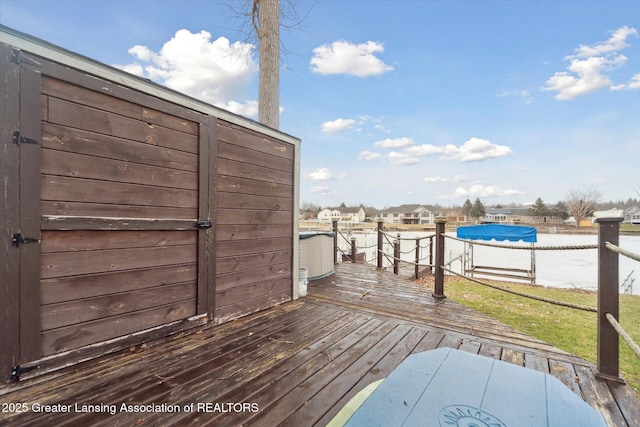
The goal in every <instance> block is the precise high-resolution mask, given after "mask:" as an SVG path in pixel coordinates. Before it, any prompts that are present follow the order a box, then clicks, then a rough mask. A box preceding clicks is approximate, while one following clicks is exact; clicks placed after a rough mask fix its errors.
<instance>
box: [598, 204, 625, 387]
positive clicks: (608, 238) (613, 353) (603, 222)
mask: <svg viewBox="0 0 640 427" xmlns="http://www.w3.org/2000/svg"><path fill="white" fill-rule="evenodd" d="M603 213H604V212H603ZM598 214H600V213H596V223H597V224H598V372H597V374H596V376H598V377H600V378H604V379H608V380H617V381H620V376H619V361H620V355H619V336H618V332H616V330H615V329H614V327H613V326H612V325H611V323H610V322H609V321H608V320H607V318H606V314H607V313H611V315H613V317H615V318H616V320H617V319H618V318H619V309H620V308H619V306H620V301H619V300H620V295H619V292H620V291H619V288H618V287H619V277H618V275H619V272H618V263H619V260H618V254H617V253H615V252H613V251H611V250H609V249H608V248H607V247H606V243H607V242H609V243H611V244H613V245H618V242H619V235H620V222H622V220H623V218H622V217H621V216H612V215H607V216H605V217H599V215H598Z"/></svg>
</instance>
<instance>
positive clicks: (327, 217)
mask: <svg viewBox="0 0 640 427" xmlns="http://www.w3.org/2000/svg"><path fill="white" fill-rule="evenodd" d="M318 219H319V220H320V221H334V220H335V221H339V220H340V211H339V210H338V208H324V209H322V210H321V211H320V212H318Z"/></svg>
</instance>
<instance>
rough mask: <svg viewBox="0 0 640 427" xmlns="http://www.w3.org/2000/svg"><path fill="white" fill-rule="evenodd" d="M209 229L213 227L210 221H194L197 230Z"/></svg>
mask: <svg viewBox="0 0 640 427" xmlns="http://www.w3.org/2000/svg"><path fill="white" fill-rule="evenodd" d="M211 227H213V223H212V222H211V221H207V220H200V221H196V228H198V229H203V228H211Z"/></svg>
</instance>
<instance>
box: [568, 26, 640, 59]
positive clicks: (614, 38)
mask: <svg viewBox="0 0 640 427" xmlns="http://www.w3.org/2000/svg"><path fill="white" fill-rule="evenodd" d="M637 35H638V31H637V30H636V29H635V28H629V27H627V26H626V25H625V26H622V27H620V28H618V29H617V30H614V31H612V32H611V37H609V39H608V40H606V41H604V42H600V43H596V44H595V45H593V46H585V45H580V47H579V48H577V49H576V50H575V52H576V54H575V55H573V56H574V57H577V58H589V57H592V56H600V55H608V54H610V53H613V52H617V51H619V50H621V49H624V48H626V47H629V46H630V45H629V43H627V38H628V37H629V36H637ZM569 58H571V56H570V57H569Z"/></svg>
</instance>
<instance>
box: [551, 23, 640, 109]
mask: <svg viewBox="0 0 640 427" xmlns="http://www.w3.org/2000/svg"><path fill="white" fill-rule="evenodd" d="M637 35H638V31H637V30H636V29H635V28H629V27H627V26H623V27H620V28H618V29H617V30H614V31H613V32H612V35H611V37H610V38H609V39H608V40H606V41H604V42H600V43H596V44H594V45H591V46H586V45H581V46H580V47H579V48H577V49H575V54H574V55H568V56H566V57H565V58H564V59H565V60H567V61H570V63H569V66H567V70H568V71H562V72H556V73H555V74H554V75H553V76H551V77H549V79H547V81H546V82H545V86H544V87H543V88H542V90H544V91H557V92H558V93H557V94H556V96H555V98H556V99H558V100H560V101H567V100H571V99H574V98H577V97H579V96H582V95H586V94H588V93H591V92H595V91H597V90H599V89H602V88H610V89H611V90H619V89H635V88H636V87H634V86H635V84H634V83H635V80H634V79H635V76H634V77H633V78H632V80H631V81H630V82H629V84H628V85H624V84H623V85H620V84H618V85H616V84H614V83H613V82H612V81H611V79H610V78H609V76H608V75H607V74H606V73H607V72H608V71H611V70H614V69H618V68H620V67H621V66H622V65H624V64H625V63H626V62H627V57H626V56H624V55H622V54H620V53H618V52H619V51H620V50H622V49H625V48H627V47H629V46H630V45H629V43H627V39H628V38H629V37H631V36H637Z"/></svg>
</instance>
